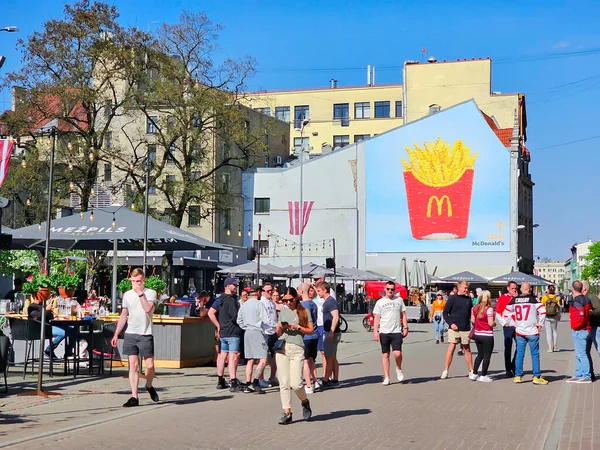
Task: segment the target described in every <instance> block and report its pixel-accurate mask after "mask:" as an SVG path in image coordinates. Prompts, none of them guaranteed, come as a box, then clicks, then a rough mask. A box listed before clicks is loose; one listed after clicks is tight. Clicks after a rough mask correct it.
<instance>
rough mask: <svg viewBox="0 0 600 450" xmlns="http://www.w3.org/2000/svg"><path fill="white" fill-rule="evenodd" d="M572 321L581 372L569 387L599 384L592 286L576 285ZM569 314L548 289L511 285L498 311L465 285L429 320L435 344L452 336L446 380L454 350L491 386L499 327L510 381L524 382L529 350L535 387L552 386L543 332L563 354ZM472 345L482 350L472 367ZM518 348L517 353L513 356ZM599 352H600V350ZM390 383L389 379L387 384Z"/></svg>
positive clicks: (440, 301)
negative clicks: (543, 362)
mask: <svg viewBox="0 0 600 450" xmlns="http://www.w3.org/2000/svg"><path fill="white" fill-rule="evenodd" d="M568 301H569V305H568V311H569V318H570V325H571V330H572V337H573V343H574V347H575V356H576V370H575V373H574V374H573V376H572V377H570V378H569V379H567V382H568V383H578V384H585V383H591V382H592V381H593V380H594V379H595V375H594V370H593V362H592V358H591V348H592V345H593V346H594V347H595V348H596V349H597V350H598V349H599V345H600V300H598V297H597V296H595V295H592V294H590V293H589V284H588V283H587V282H585V281H579V280H577V281H575V282H574V283H573V286H572V289H571V293H570V295H569V300H568ZM564 309H565V299H564V298H563V297H562V296H561V295H559V294H557V293H556V288H555V287H554V286H548V288H547V290H546V292H545V293H543V294H542V293H539V294H538V295H534V294H533V292H532V286H531V284H530V283H528V282H524V283H522V284H521V286H520V287H519V286H518V284H517V283H516V282H514V281H511V282H510V283H508V286H507V289H506V292H505V293H503V294H502V295H500V296H499V297H498V299H497V301H496V305H495V308H494V306H493V304H492V300H491V294H490V292H489V291H487V290H482V289H479V288H478V289H477V290H476V294H475V295H474V294H473V292H472V291H470V290H469V284H468V283H467V282H466V281H461V282H459V283H458V284H457V286H456V287H455V288H454V289H453V290H452V292H451V293H449V294H448V295H446V294H444V293H443V292H438V293H437V295H436V299H435V300H434V301H433V302H432V305H431V310H430V321H431V322H432V323H433V325H434V333H435V339H436V344H439V343H440V342H444V333H445V332H447V338H448V349H447V351H446V357H445V365H444V370H443V371H442V375H441V378H442V379H445V378H448V373H449V370H450V366H451V364H452V360H453V356H454V353H455V349H456V347H457V346H458V347H459V350H462V351H460V352H459V353H462V354H464V356H465V362H466V365H467V369H468V376H469V378H470V379H471V380H474V381H480V382H486V383H489V382H491V381H492V378H491V377H489V376H488V368H489V365H490V360H491V356H492V353H493V350H494V332H493V331H494V327H496V326H500V327H502V339H503V343H504V366H505V370H506V373H505V376H506V377H508V378H513V381H514V382H515V383H522V382H523V361H524V358H525V351H526V349H527V347H529V351H530V353H531V360H532V370H533V380H532V381H533V384H536V385H545V384H548V381H547V380H546V379H544V377H543V376H542V371H541V368H540V350H539V346H540V332H541V330H542V328H545V329H546V341H547V344H548V352H550V353H551V352H556V351H559V349H558V323H559V322H560V320H561V315H562V312H563V310H564ZM471 341H473V342H474V343H475V345H476V347H477V357H476V359H475V362H473V357H472V353H471V346H470V344H471ZM513 343H514V344H515V346H516V350H515V352H514V353H513V350H512V349H513ZM599 352H600V350H599ZM384 384H386V380H384Z"/></svg>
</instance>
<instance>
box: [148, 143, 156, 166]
mask: <svg viewBox="0 0 600 450" xmlns="http://www.w3.org/2000/svg"><path fill="white" fill-rule="evenodd" d="M148 160H149V161H150V162H151V163H152V164H154V163H155V162H156V145H155V144H150V145H148Z"/></svg>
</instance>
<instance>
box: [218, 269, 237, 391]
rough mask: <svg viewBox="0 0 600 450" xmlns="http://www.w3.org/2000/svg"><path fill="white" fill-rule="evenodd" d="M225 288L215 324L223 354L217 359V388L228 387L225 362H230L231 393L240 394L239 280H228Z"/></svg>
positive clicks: (228, 367) (228, 369)
mask: <svg viewBox="0 0 600 450" xmlns="http://www.w3.org/2000/svg"><path fill="white" fill-rule="evenodd" d="M224 286H225V293H224V294H223V295H221V297H220V298H219V299H220V301H221V304H220V305H219V308H218V312H219V318H218V321H217V323H215V326H216V327H217V335H218V336H219V341H220V342H221V353H219V358H218V359H217V375H218V376H219V382H218V385H217V387H218V388H219V387H220V388H221V389H222V388H223V386H226V383H225V379H224V375H225V361H226V360H228V366H227V372H228V373H229V379H230V384H229V386H230V388H229V390H230V391H231V392H239V391H241V390H242V386H241V384H240V381H239V380H238V379H237V365H238V360H239V359H240V337H241V336H242V329H241V328H240V327H239V325H238V324H237V315H238V310H239V305H238V302H237V300H236V298H235V297H234V296H235V294H236V292H237V288H238V280H237V278H226V279H225V283H224ZM213 306H214V305H213ZM213 323H214V322H213Z"/></svg>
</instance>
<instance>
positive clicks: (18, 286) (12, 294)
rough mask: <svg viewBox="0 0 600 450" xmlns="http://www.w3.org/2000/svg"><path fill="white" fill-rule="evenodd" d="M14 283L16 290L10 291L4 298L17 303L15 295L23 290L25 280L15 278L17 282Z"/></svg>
mask: <svg viewBox="0 0 600 450" xmlns="http://www.w3.org/2000/svg"><path fill="white" fill-rule="evenodd" d="M13 283H14V284H15V288H14V289H13V290H11V291H8V292H7V293H6V295H5V296H4V297H3V298H6V299H8V300H10V301H11V302H14V301H15V294H16V293H17V292H21V291H22V290H23V280H22V279H21V278H15V281H13Z"/></svg>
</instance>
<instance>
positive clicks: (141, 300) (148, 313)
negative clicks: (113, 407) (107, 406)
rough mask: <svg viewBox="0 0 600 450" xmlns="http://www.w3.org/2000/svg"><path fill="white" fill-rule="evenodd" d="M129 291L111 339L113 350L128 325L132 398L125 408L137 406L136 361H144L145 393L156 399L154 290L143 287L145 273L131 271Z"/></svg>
mask: <svg viewBox="0 0 600 450" xmlns="http://www.w3.org/2000/svg"><path fill="white" fill-rule="evenodd" d="M129 279H130V280H131V285H132V289H131V290H129V291H127V292H125V294H123V309H122V311H121V317H119V322H118V323H117V328H116V330H115V334H114V336H113V338H112V340H111V345H112V346H113V347H116V346H117V341H118V340H119V334H120V333H121V331H122V330H123V328H125V324H127V330H125V338H124V340H123V354H125V355H127V361H128V363H129V385H130V386H131V398H130V399H129V400H127V402H126V403H125V404H124V405H123V406H124V407H126V408H129V407H132V406H138V405H139V404H140V402H139V400H138V382H139V373H138V368H139V358H140V357H142V358H144V364H145V366H146V390H147V391H148V393H149V394H150V398H152V400H153V401H155V402H157V401H158V400H159V398H158V394H157V393H156V390H155V389H154V387H153V386H152V380H153V379H154V338H153V336H152V314H153V311H154V307H155V306H156V301H157V296H156V291H154V290H152V289H147V288H145V287H144V280H145V279H146V277H145V276H144V271H143V270H142V269H134V270H133V271H132V272H131V277H130V278H129Z"/></svg>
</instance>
